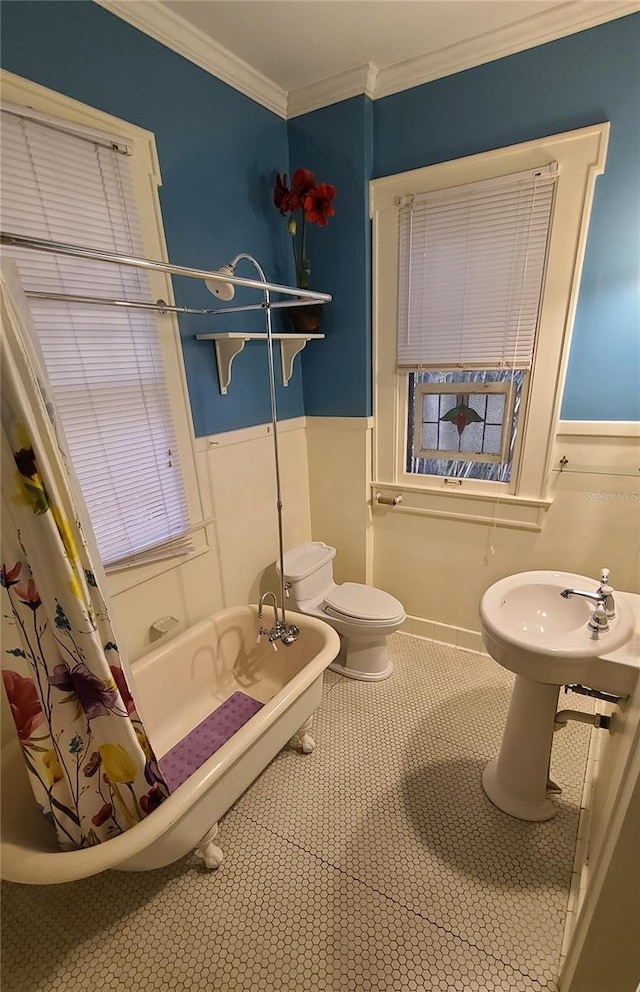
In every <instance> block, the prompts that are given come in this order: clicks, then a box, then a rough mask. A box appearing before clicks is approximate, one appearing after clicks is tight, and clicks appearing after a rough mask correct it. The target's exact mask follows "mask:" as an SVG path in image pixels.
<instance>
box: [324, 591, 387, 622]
mask: <svg viewBox="0 0 640 992" xmlns="http://www.w3.org/2000/svg"><path fill="white" fill-rule="evenodd" d="M325 604H326V605H327V606H328V607H329V608H330V609H331V611H332V613H335V614H339V615H341V616H344V617H352V618H353V619H354V620H388V621H392V620H402V619H403V618H404V608H403V606H402V603H401V602H399V600H397V599H395V597H394V596H390V595H389V593H388V592H383V591H382V589H375V588H374V587H373V586H363V585H361V584H360V583H359V582H343V583H342V585H341V586H336V588H335V589H334V590H333V591H332V592H331V593H330V594H329V595H328V596H327V597H326V599H325Z"/></svg>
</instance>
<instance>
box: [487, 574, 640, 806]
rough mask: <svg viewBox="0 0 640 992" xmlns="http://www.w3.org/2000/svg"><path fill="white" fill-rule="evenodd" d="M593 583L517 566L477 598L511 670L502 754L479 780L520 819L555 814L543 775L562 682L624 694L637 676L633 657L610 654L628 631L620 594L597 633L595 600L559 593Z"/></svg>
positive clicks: (491, 643)
mask: <svg viewBox="0 0 640 992" xmlns="http://www.w3.org/2000/svg"><path fill="white" fill-rule="evenodd" d="M597 588H598V583H597V582H596V581H594V579H590V578H587V577H586V576H584V575H574V574H573V573H571V572H551V571H539V572H521V573H520V574H518V575H510V576H508V577H507V578H506V579H501V580H500V581H499V582H496V583H495V584H494V585H492V586H491V587H490V588H489V589H487V591H486V592H485V594H484V596H483V597H482V600H481V603H480V620H481V627H482V637H483V640H484V643H485V646H486V648H487V651H488V652H489V654H490V655H491V657H492V658H494V659H495V660H496V661H497V662H498V663H499V664H500V665H502V666H503V668H508V669H509V671H511V672H514V673H515V675H516V680H515V684H514V687H513V693H512V696H511V703H510V706H509V713H508V715H507V723H506V726H505V730H504V734H503V738H502V745H501V748H500V754H499V756H498V757H497V758H495V759H494V760H493V761H491V762H490V763H489V764H488V765H487V767H486V768H485V770H484V774H483V776H482V785H483V788H484V791H485V793H486V794H487V796H488V797H489V799H490V800H491V801H492V802H493V803H494V805H496V806H498V807H499V809H501V810H503V811H504V812H505V813H509V814H510V815H511V816H516V817H518V818H519V819H522V820H548V819H550V818H551V817H552V816H554V815H555V813H556V809H555V807H554V806H553V804H552V803H551V802H550V801H549V799H548V798H547V782H548V772H549V758H550V755H551V741H552V737H553V726H554V718H555V714H556V707H557V702H558V692H559V689H560V686H561V685H567V684H575V683H580V684H582V685H585V686H588V687H589V688H592V689H600V690H603V691H605V692H610V693H613V694H615V695H619V696H626V695H629V693H630V692H631V691H632V689H633V686H634V684H635V681H636V679H637V677H638V666H637V664H634V663H633V661H632V659H631V658H630V657H627V656H626V655H624V653H620V654H621V656H620V657H618V656H617V655H616V652H617V651H618V649H620V648H622V646H623V645H624V644H626V643H627V642H628V641H630V639H631V637H632V635H633V631H634V617H633V611H632V609H631V608H630V606H629V605H628V603H627V601H626V599H625V594H624V593H615V594H614V595H615V604H616V616H615V618H613V619H610V620H609V629H608V630H606V631H598V632H594V631H591V630H590V629H589V628H588V626H587V624H588V622H589V619H590V617H591V613H592V612H593V610H594V608H595V604H593V603H591V602H589V601H588V600H585V599H582V598H578V597H572V598H570V599H563V598H562V596H561V595H560V594H561V592H562V591H563V590H564V589H580V590H583V591H585V592H593V593H595V592H596V590H597Z"/></svg>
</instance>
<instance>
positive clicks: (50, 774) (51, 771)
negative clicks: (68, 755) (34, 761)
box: [42, 750, 62, 785]
mask: <svg viewBox="0 0 640 992" xmlns="http://www.w3.org/2000/svg"><path fill="white" fill-rule="evenodd" d="M42 763H43V765H44V767H45V771H46V774H47V778H48V779H49V785H55V784H56V782H60V781H61V780H62V768H61V767H60V762H59V761H58V755H57V754H56V752H55V751H53V750H51V751H46V752H45V753H44V754H43V755H42Z"/></svg>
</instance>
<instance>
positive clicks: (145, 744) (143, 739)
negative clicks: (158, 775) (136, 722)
mask: <svg viewBox="0 0 640 992" xmlns="http://www.w3.org/2000/svg"><path fill="white" fill-rule="evenodd" d="M136 737H137V738H138V744H139V745H140V747H141V748H142V750H143V751H144V756H145V758H146V759H147V761H153V751H152V750H151V744H150V743H149V738H148V737H147V735H146V734H145V733H144V732H143V731H142V730H140V728H139V727H136Z"/></svg>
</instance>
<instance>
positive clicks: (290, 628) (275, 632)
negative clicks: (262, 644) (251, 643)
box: [258, 590, 300, 650]
mask: <svg viewBox="0 0 640 992" xmlns="http://www.w3.org/2000/svg"><path fill="white" fill-rule="evenodd" d="M267 599H271V600H272V602H273V621H274V623H273V627H270V628H267V627H262V626H261V627H260V630H259V632H258V639H259V638H260V637H268V638H269V644H272V645H273V648H274V650H276V643H275V642H276V641H282V643H283V644H286V645H290V644H293V643H294V641H297V640H298V637H299V636H300V628H299V627H296V625H295V624H294V623H287V621H286V617H285V614H284V609H283V610H282V619H281V620H279V619H278V600H277V599H276V596H275V593H273V592H270V591H269V590H268V591H267V592H263V594H262V596H261V597H260V601H259V603H258V619H259V620H262V618H263V616H264V604H265V600H267Z"/></svg>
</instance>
